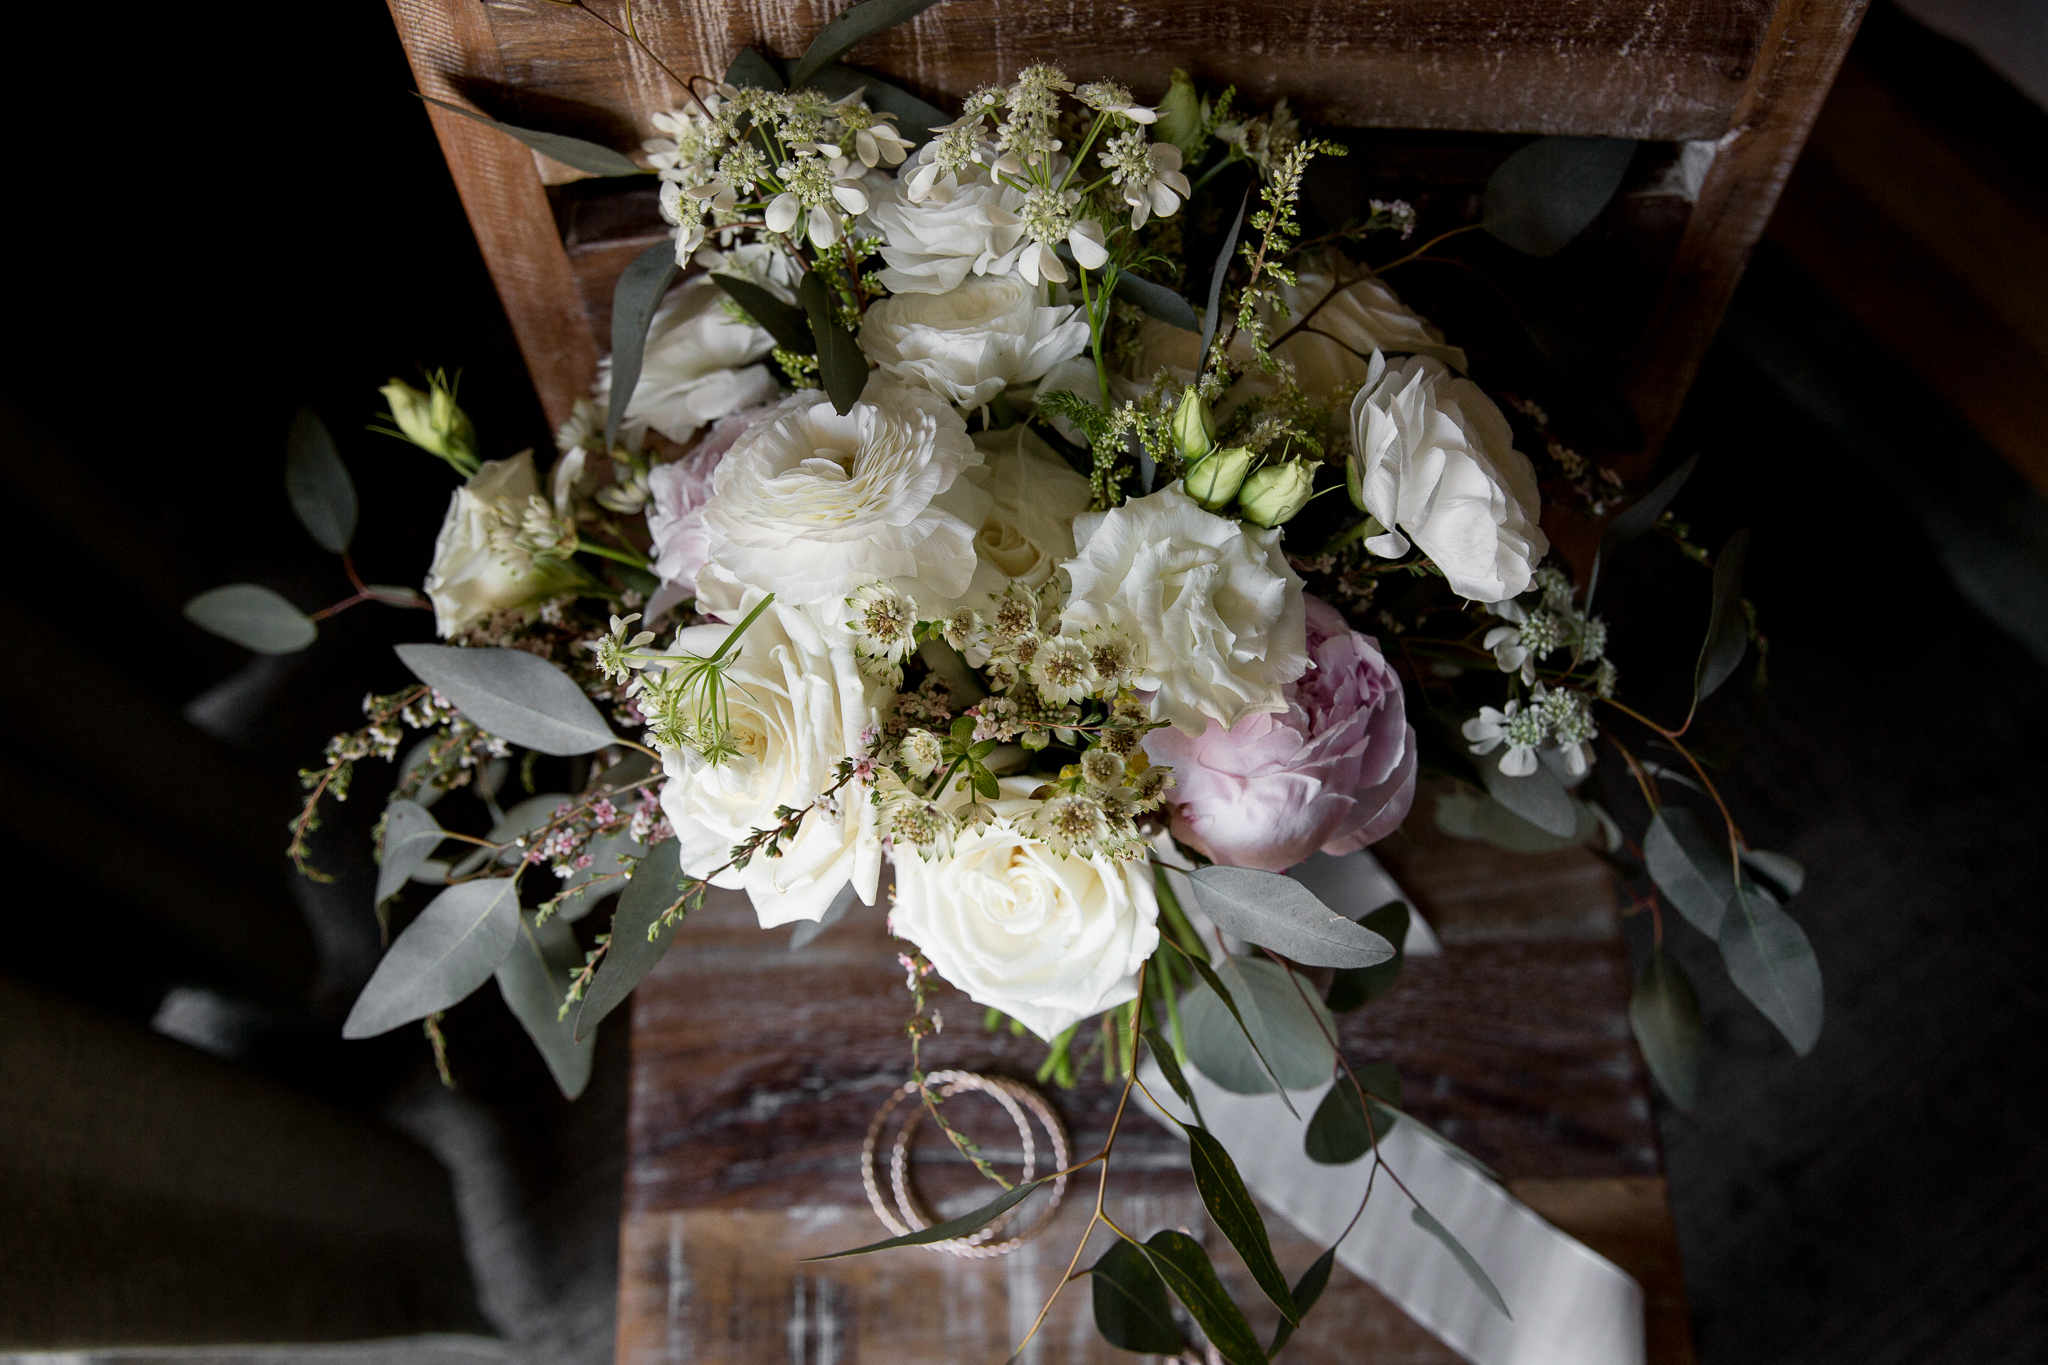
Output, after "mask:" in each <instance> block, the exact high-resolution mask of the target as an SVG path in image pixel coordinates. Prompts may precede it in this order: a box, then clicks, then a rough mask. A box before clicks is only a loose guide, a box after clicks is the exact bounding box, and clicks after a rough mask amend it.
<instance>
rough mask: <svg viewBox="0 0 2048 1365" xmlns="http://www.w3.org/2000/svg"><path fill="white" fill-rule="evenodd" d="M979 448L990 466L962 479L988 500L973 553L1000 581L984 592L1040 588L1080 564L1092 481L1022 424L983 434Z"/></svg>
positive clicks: (978, 438) (976, 440)
mask: <svg viewBox="0 0 2048 1365" xmlns="http://www.w3.org/2000/svg"><path fill="white" fill-rule="evenodd" d="M974 444H975V447H976V448H977V449H979V450H980V451H981V452H982V453H983V455H984V456H985V457H986V460H987V462H986V463H985V464H982V465H981V466H979V467H978V468H974V469H969V470H968V471H966V473H964V474H963V475H962V476H961V477H962V478H964V479H967V480H969V481H970V482H972V483H973V484H974V485H975V486H976V487H977V488H980V489H981V490H982V491H984V492H985V493H987V494H988V495H989V509H988V512H987V514H986V515H985V516H984V517H983V518H982V522H981V531H980V533H979V534H978V535H976V536H975V538H974V552H975V554H976V555H978V556H979V557H980V559H981V563H982V567H983V569H984V570H986V571H987V574H986V577H988V578H989V579H991V580H992V582H993V586H991V587H988V588H986V589H985V591H989V592H1000V591H1002V588H1003V585H1004V584H1005V583H1007V582H1008V581H1009V580H1010V579H1013V578H1014V579H1019V580H1021V581H1023V582H1025V583H1028V584H1030V585H1031V586H1032V587H1034V588H1035V587H1037V586H1038V585H1039V584H1041V583H1043V582H1045V580H1046V579H1048V578H1051V577H1052V575H1053V571H1054V570H1055V569H1057V568H1058V567H1059V566H1060V565H1061V564H1063V563H1065V562H1066V561H1067V560H1069V559H1072V558H1073V557H1074V518H1075V517H1078V516H1080V515H1081V513H1083V512H1085V511H1087V510H1088V500H1089V498H1090V497H1091V496H1093V494H1092V491H1091V490H1090V488H1089V486H1088V480H1086V479H1084V478H1082V477H1081V476H1080V475H1079V474H1077V473H1075V472H1074V468H1073V466H1072V465H1070V464H1068V463H1067V462H1066V461H1065V460H1063V459H1061V458H1060V457H1059V456H1058V455H1057V454H1055V453H1054V451H1053V449H1052V447H1051V446H1049V445H1047V444H1046V443H1045V440H1044V438H1043V437H1041V436H1039V435H1038V434H1037V433H1036V432H1034V431H1032V430H1031V428H1030V427H1028V426H1026V425H1024V424H1023V423H1022V422H1019V423H1018V424H1017V425H1016V426H1013V427H1005V428H1003V429H1002V430H1001V431H979V432H976V433H975V434H974ZM982 577H983V575H977V578H976V583H975V586H976V587H977V588H980V587H981V586H982Z"/></svg>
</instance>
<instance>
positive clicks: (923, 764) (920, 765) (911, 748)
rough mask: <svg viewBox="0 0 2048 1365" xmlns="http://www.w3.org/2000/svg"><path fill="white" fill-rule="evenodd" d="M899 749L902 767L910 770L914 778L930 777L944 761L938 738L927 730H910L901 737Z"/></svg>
mask: <svg viewBox="0 0 2048 1365" xmlns="http://www.w3.org/2000/svg"><path fill="white" fill-rule="evenodd" d="M901 748H902V754H903V766H904V767H906V768H908V769H910V772H911V775H912V776H914V777H930V776H931V775H932V774H933V773H935V772H937V771H938V770H939V765H940V764H941V763H943V762H945V761H946V753H945V749H944V747H943V746H941V745H940V743H939V737H938V736H937V735H935V734H933V733H932V732H931V731H929V730H912V731H911V732H910V733H909V734H907V735H905V736H904V737H903V744H902V746H901Z"/></svg>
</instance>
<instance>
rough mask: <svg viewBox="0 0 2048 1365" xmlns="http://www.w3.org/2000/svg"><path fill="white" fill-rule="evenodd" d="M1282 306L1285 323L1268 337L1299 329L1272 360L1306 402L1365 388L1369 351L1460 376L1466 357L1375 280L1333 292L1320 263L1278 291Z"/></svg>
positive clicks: (1326, 265)
mask: <svg viewBox="0 0 2048 1365" xmlns="http://www.w3.org/2000/svg"><path fill="white" fill-rule="evenodd" d="M1333 289H1335V291H1336V292H1335V293H1334V294H1333V293H1332V292H1331V291H1332V290H1333ZM1280 300H1281V302H1282V303H1284V304H1286V305H1287V309H1288V313H1289V316H1287V317H1285V318H1277V319H1275V321H1274V324H1273V335H1275V336H1282V335H1284V334H1286V333H1287V332H1288V331H1290V330H1292V329H1295V328H1297V327H1298V328H1299V330H1298V331H1295V332H1294V335H1293V336H1290V337H1288V338H1287V340H1286V341H1283V342H1282V343H1280V345H1279V346H1277V347H1275V348H1274V354H1275V355H1279V356H1282V357H1284V358H1286V359H1288V360H1291V361H1293V362H1294V374H1295V380H1296V382H1297V383H1299V384H1300V385H1301V391H1302V392H1303V393H1305V394H1307V395H1308V396H1309V397H1311V398H1315V399H1322V398H1326V397H1328V396H1329V395H1330V394H1332V393H1335V392H1336V391H1337V390H1339V389H1344V388H1349V387H1351V386H1353V385H1357V384H1362V383H1364V382H1365V377H1366V373H1367V371H1368V370H1369V369H1370V368H1371V365H1372V353H1373V352H1374V351H1386V352H1400V353H1406V354H1413V355H1426V356H1431V357H1434V358H1435V359H1437V360H1440V361H1442V362H1443V363H1444V364H1446V365H1448V366H1450V367H1451V368H1452V369H1454V370H1457V371H1459V372H1460V373H1463V372H1464V369H1465V352H1464V350H1463V349H1462V348H1460V347H1457V346H1452V345H1450V344H1448V343H1447V342H1445V340H1444V334H1443V333H1442V332H1440V331H1438V330H1437V329H1436V328H1435V327H1434V326H1432V325H1431V324H1430V323H1429V322H1428V321H1427V320H1425V319H1424V318H1423V317H1422V315H1421V314H1419V313H1417V312H1416V311H1415V310H1414V309H1412V308H1410V307H1409V306H1408V305H1407V304H1405V303H1403V302H1401V300H1400V299H1399V298H1398V297H1397V296H1396V295H1395V293H1394V291H1393V290H1391V289H1389V288H1387V286H1386V285H1385V284H1383V283H1381V281H1380V280H1379V278H1378V277H1377V276H1374V275H1367V276H1365V277H1364V278H1363V279H1360V280H1358V281H1356V282H1354V283H1352V284H1347V285H1345V286H1343V287H1342V288H1341V289H1338V288H1336V280H1335V278H1334V276H1333V275H1332V273H1331V265H1330V263H1329V261H1328V259H1327V258H1325V259H1323V260H1321V261H1318V262H1316V263H1315V264H1313V265H1311V266H1308V267H1305V268H1303V269H1302V270H1301V271H1300V272H1299V273H1298V277H1297V280H1296V283H1294V284H1291V285H1282V286H1281V288H1280Z"/></svg>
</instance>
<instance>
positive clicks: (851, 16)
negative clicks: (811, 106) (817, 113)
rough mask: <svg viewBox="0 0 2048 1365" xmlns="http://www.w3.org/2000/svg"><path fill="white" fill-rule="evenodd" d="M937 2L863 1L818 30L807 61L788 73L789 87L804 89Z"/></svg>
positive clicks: (812, 41)
mask: <svg viewBox="0 0 2048 1365" xmlns="http://www.w3.org/2000/svg"><path fill="white" fill-rule="evenodd" d="M937 3H938V0H861V3H859V4H857V5H855V6H853V7H852V8H851V9H848V10H846V11H844V12H843V13H841V14H840V15H839V16H838V17H837V18H835V19H833V20H832V21H831V22H830V23H828V24H826V25H825V27H823V28H821V29H819V30H818V36H817V37H815V38H813V39H811V45H810V46H809V47H808V48H806V49H805V50H804V59H803V60H802V61H800V62H798V63H797V64H796V70H794V71H792V72H790V74H789V87H790V89H792V90H797V89H801V88H802V87H803V86H805V85H807V84H809V83H810V79H811V77H813V76H815V75H817V74H818V73H819V72H820V71H823V70H824V69H825V68H826V67H828V66H830V65H831V64H832V63H834V62H836V61H838V60H839V59H840V58H841V57H842V56H844V55H845V54H846V53H847V52H849V51H851V50H852V49H853V48H855V47H858V46H859V45H860V44H862V43H864V42H866V41H867V40H868V39H870V38H872V37H874V36H875V35H876V34H877V33H881V32H883V31H884V30H887V29H892V28H894V27H896V25H898V24H900V23H902V22H904V21H905V20H907V19H911V18H914V17H916V16H917V15H919V14H922V13H923V12H924V11H926V10H928V9H930V8H931V7H932V6H933V5H935V4H937Z"/></svg>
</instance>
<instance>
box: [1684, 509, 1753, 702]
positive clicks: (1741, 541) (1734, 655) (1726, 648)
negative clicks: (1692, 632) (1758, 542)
mask: <svg viewBox="0 0 2048 1365" xmlns="http://www.w3.org/2000/svg"><path fill="white" fill-rule="evenodd" d="M1748 553H1749V532H1748V530H1747V529H1744V530H1741V531H1737V532H1736V533H1735V534H1734V535H1732V536H1730V537H1728V543H1727V544H1726V545H1723V546H1722V547H1721V553H1720V554H1718V555H1716V556H1714V606H1713V610H1712V612H1711V613H1710V614H1709V616H1708V618H1707V638H1706V641H1705V643H1703V644H1702V645H1701V646H1700V662H1699V668H1698V669H1697V671H1695V673H1694V674H1693V679H1694V682H1693V705H1695V706H1697V705H1699V704H1700V703H1701V702H1703V701H1705V700H1706V699H1707V698H1708V697H1711V696H1712V695H1714V691H1715V689H1717V688H1719V687H1720V686H1721V684H1722V683H1724V682H1727V681H1728V678H1729V675H1731V674H1732V673H1734V672H1735V670H1736V668H1737V667H1738V666H1740V664H1741V663H1742V656H1743V653H1744V652H1745V651H1746V650H1748V648H1749V616H1748V613H1746V612H1744V611H1743V609H1742V561H1743V560H1744V559H1745V558H1746V557H1747V556H1748Z"/></svg>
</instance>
